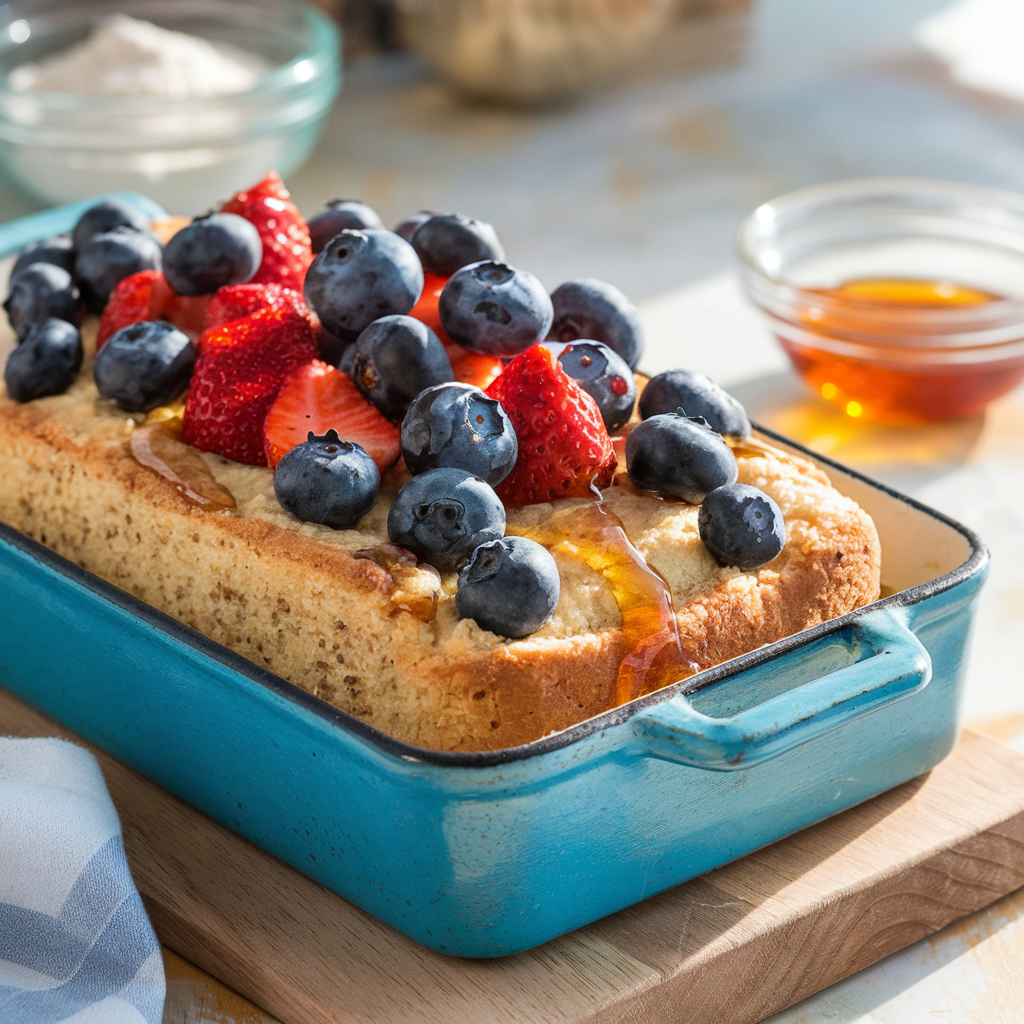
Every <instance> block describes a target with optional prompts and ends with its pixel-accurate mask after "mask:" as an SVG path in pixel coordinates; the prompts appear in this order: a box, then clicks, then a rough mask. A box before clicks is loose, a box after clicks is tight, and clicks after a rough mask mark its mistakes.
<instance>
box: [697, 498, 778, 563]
mask: <svg viewBox="0 0 1024 1024" xmlns="http://www.w3.org/2000/svg"><path fill="white" fill-rule="evenodd" d="M697 528H698V529H699V530H700V539H701V540H702V541H704V546H705V547H706V548H707V549H708V551H710V552H711V554H712V555H713V556H714V558H715V560H716V561H717V562H718V564H719V565H735V566H736V567H737V568H739V569H743V570H744V571H749V570H751V569H760V568H761V566H762V565H767V564H768V563H769V562H770V561H772V559H774V558H775V557H776V556H777V555H778V554H779V552H781V551H782V548H783V546H784V545H785V543H786V524H785V523H784V522H783V519H782V510H781V509H780V508H779V506H778V505H776V504H775V502H774V501H773V500H772V499H771V498H770V497H769V496H768V495H767V494H765V493H764V491H762V490H759V489H758V488H756V487H751V486H750V485H749V484H727V485H726V486H724V487H716V488H715V490H713V491H712V492H711V493H710V494H709V495H708V496H707V497H706V498H705V499H704V503H703V504H702V505H701V507H700V511H699V512H698V513H697Z"/></svg>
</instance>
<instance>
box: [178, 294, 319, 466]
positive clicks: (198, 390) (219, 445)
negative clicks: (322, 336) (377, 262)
mask: <svg viewBox="0 0 1024 1024" xmlns="http://www.w3.org/2000/svg"><path fill="white" fill-rule="evenodd" d="M204 338H205V339H207V340H206V342H205V343H204V354H203V355H201V356H200V357H199V358H198V359H197V360H196V368H195V372H194V373H193V375H192V383H191V384H190V385H189V390H188V397H187V398H186V400H185V416H184V421H183V423H182V431H183V436H184V439H185V441H186V442H188V443H189V444H191V445H193V446H194V447H196V448H200V449H202V450H203V451H207V452H216V453H217V454H218V455H223V456H224V457H225V458H227V459H234V461H235V462H244V463H246V464H248V465H251V466H265V465H266V464H267V457H266V453H265V450H264V442H263V422H264V420H265V419H266V418H267V412H268V410H269V409H270V407H271V405H273V403H274V399H275V398H276V397H277V393H278V392H279V391H280V390H281V384H282V382H283V381H284V379H285V378H286V377H287V376H288V375H289V374H290V373H292V372H293V371H294V370H296V369H297V368H298V367H300V366H302V365H303V364H304V363H309V362H311V361H312V360H313V359H314V358H315V357H316V354H317V350H316V338H315V337H314V334H313V328H312V327H310V325H309V321H308V320H307V319H306V318H305V317H304V316H302V315H300V314H299V313H296V312H295V311H294V310H293V309H260V310H257V311H256V312H255V313H253V314H252V315H251V316H248V317H245V318H244V319H242V320H233V321H231V322H230V323H228V324H225V325H224V326H223V327H216V328H214V329H213V330H212V331H207V332H206V334H205V335H204Z"/></svg>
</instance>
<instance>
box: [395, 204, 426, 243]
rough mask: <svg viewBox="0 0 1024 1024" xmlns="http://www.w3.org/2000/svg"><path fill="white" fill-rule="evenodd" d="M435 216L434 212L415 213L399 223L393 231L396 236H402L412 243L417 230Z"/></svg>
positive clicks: (422, 211)
mask: <svg viewBox="0 0 1024 1024" xmlns="http://www.w3.org/2000/svg"><path fill="white" fill-rule="evenodd" d="M433 216H434V211H433V210H420V212H419V213H414V214H413V215H412V216H411V217H406V218H405V220H402V221H399V222H398V223H397V224H396V225H395V226H394V227H393V228H392V229H391V230H392V231H394V233H395V234H396V235H401V236H402V237H403V238H404V239H405V240H406V241H407V242H409V243H411V242H412V236H413V235H415V234H416V229H417V228H418V227H419V226H420V225H421V224H422V223H423V222H424V221H426V220H430V218H431V217H433Z"/></svg>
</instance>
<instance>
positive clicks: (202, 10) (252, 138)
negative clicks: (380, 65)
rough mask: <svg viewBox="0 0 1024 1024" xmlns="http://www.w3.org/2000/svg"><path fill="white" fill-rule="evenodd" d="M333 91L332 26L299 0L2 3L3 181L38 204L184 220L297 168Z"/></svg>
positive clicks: (336, 62)
mask: <svg viewBox="0 0 1024 1024" xmlns="http://www.w3.org/2000/svg"><path fill="white" fill-rule="evenodd" d="M340 85H341V58H340V47H339V39H338V32H337V29H336V28H335V26H334V23H333V22H332V21H331V20H330V19H329V18H328V17H327V16H326V15H324V14H323V13H322V12H321V11H319V10H317V9H316V8H315V7H311V6H309V5H306V4H303V3H299V2H296V0H120V2H114V3H103V2H90V0H78V2H72V3H69V2H67V0H11V2H9V3H3V4H0V170H2V171H3V173H4V175H5V176H6V177H7V178H8V179H9V180H10V181H11V182H12V183H13V184H14V185H15V186H16V187H18V188H19V189H21V190H22V191H24V192H26V193H28V194H29V195H31V196H33V197H34V198H36V199H38V200H41V201H42V202H45V203H59V202H68V201H71V200H75V199H83V198H85V197H87V196H92V195H96V194H97V193H101V192H109V191H113V190H118V189H129V190H133V191H136V192H142V193H144V194H146V195H148V196H151V197H152V198H153V199H155V200H156V201H157V202H159V203H160V204H161V205H162V206H164V207H165V208H166V209H168V210H170V211H172V212H180V211H189V212H193V211H195V210H197V209H201V208H202V207H204V206H208V205H211V204H213V203H215V202H217V201H218V200H220V199H223V198H225V197H227V196H230V195H231V194H232V193H233V192H235V191H236V190H237V189H239V188H244V187H245V186H246V185H251V184H252V183H253V182H255V181H257V180H258V179H259V178H261V177H262V176H263V174H265V173H266V172H267V171H268V170H270V169H272V168H276V169H277V170H278V171H280V172H281V174H282V175H287V174H288V173H290V172H291V171H293V170H295V169H296V168H297V167H299V166H300V165H301V164H302V163H303V161H304V160H305V159H306V157H307V156H308V155H309V153H310V151H311V150H312V148H313V146H314V144H315V143H316V140H317V138H318V136H319V134H320V131H321V129H322V127H323V122H324V118H325V116H326V114H327V112H328V110H329V109H330V106H331V104H332V102H333V100H334V98H335V96H336V95H337V92H338V89H339V88H340Z"/></svg>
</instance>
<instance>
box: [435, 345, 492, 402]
mask: <svg viewBox="0 0 1024 1024" xmlns="http://www.w3.org/2000/svg"><path fill="white" fill-rule="evenodd" d="M445 351H446V352H447V353H448V358H449V359H450V360H451V363H452V371H453V372H454V374H455V379H456V380H458V381H462V383H463V384H475V385H476V386H477V387H478V388H481V389H482V390H484V391H486V390H487V388H488V387H489V386H490V384H491V381H493V380H495V379H496V378H497V377H498V376H499V375H500V374H501V371H502V370H503V369H504V368H505V364H504V363H503V362H502V361H501V360H500V359H498V358H497V357H496V356H486V355H484V354H483V353H482V352H470V350H469V349H468V348H463V347H462V346H461V345H456V344H455V343H454V342H453V343H452V344H451V345H445Z"/></svg>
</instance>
